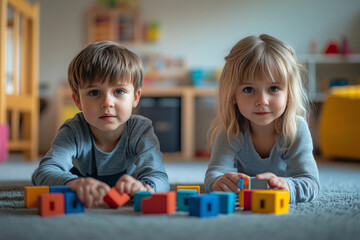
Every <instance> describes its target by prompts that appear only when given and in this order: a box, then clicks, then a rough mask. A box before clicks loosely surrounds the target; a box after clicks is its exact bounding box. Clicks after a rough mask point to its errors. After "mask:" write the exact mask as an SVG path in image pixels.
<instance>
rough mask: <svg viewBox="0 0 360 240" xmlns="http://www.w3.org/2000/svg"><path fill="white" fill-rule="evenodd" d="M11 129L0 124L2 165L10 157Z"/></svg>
mask: <svg viewBox="0 0 360 240" xmlns="http://www.w3.org/2000/svg"><path fill="white" fill-rule="evenodd" d="M8 138H9V127H8V125H7V124H0V163H2V162H4V161H5V160H6V159H7V157H8Z"/></svg>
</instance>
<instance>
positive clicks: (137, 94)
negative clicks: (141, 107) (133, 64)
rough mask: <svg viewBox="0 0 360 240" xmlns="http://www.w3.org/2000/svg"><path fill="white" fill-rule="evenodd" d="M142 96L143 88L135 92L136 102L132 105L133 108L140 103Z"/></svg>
mask: <svg viewBox="0 0 360 240" xmlns="http://www.w3.org/2000/svg"><path fill="white" fill-rule="evenodd" d="M140 97H141V89H138V90H136V91H135V93H134V102H133V105H132V107H133V108H136V106H137V105H138V104H139V101H140Z"/></svg>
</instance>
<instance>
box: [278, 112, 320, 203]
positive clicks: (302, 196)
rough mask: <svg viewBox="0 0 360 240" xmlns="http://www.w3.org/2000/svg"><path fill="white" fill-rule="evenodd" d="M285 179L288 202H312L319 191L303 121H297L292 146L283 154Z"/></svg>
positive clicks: (311, 146) (315, 169) (310, 141)
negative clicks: (288, 194) (287, 189)
mask: <svg viewBox="0 0 360 240" xmlns="http://www.w3.org/2000/svg"><path fill="white" fill-rule="evenodd" d="M284 160H285V162H286V163H287V169H286V177H285V180H286V181H287V183H288V185H289V189H290V202H291V203H296V202H308V201H311V200H314V199H315V198H316V197H317V196H318V194H319V191H320V180H319V171H318V168H317V164H316V161H315V158H314V155H313V143H312V138H311V134H310V130H309V128H308V125H307V123H306V122H305V120H303V119H301V120H300V121H299V128H298V135H297V138H296V141H295V143H294V145H293V146H292V147H291V148H290V149H289V150H288V151H286V153H285V154H284Z"/></svg>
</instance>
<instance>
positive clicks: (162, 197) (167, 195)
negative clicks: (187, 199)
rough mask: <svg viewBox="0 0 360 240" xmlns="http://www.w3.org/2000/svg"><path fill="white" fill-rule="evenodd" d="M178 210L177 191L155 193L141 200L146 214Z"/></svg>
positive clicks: (168, 212) (142, 210)
mask: <svg viewBox="0 0 360 240" xmlns="http://www.w3.org/2000/svg"><path fill="white" fill-rule="evenodd" d="M175 211H176V192H174V191H170V192H163V193H155V194H152V195H151V196H150V197H147V198H143V199H142V200H141V212H142V213H144V214H172V213H173V212H175Z"/></svg>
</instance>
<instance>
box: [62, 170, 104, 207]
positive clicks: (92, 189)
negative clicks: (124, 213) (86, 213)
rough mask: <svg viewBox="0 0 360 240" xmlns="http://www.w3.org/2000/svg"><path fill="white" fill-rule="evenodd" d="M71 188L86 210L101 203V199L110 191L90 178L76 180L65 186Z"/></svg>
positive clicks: (101, 183) (99, 182)
mask: <svg viewBox="0 0 360 240" xmlns="http://www.w3.org/2000/svg"><path fill="white" fill-rule="evenodd" d="M65 185H66V186H69V187H71V189H72V191H74V192H75V193H76V195H77V197H78V198H79V200H80V201H81V202H83V203H84V205H85V207H86V208H90V207H92V206H94V205H95V206H96V205H99V204H102V203H103V197H104V196H105V195H106V194H107V193H108V192H109V191H110V187H109V186H108V185H107V184H106V183H103V182H101V181H99V180H96V179H94V178H91V177H87V178H83V177H82V178H77V179H74V180H71V181H69V182H67V183H66V184H65Z"/></svg>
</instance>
